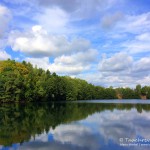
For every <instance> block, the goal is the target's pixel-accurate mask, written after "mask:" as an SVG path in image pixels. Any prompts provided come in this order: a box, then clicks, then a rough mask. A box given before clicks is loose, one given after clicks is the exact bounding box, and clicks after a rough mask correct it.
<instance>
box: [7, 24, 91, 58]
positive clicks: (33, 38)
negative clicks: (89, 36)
mask: <svg viewBox="0 0 150 150" xmlns="http://www.w3.org/2000/svg"><path fill="white" fill-rule="evenodd" d="M9 44H10V45H11V47H12V49H13V50H14V51H21V52H23V53H25V54H27V55H31V56H34V57H42V56H46V57H47V56H59V55H62V54H70V53H72V52H78V51H86V50H87V49H89V48H90V42H89V41H88V40H85V39H74V40H72V41H68V40H67V38H66V37H65V36H58V35H52V34H48V32H47V31H46V30H44V29H43V28H42V27H41V26H33V27H32V30H31V31H27V32H23V33H21V32H19V31H12V32H11V34H10V36H9Z"/></svg>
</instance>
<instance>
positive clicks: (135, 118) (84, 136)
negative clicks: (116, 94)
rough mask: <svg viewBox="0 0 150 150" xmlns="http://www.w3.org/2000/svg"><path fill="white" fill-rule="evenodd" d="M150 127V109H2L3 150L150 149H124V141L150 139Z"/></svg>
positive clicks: (86, 106) (134, 106)
mask: <svg viewBox="0 0 150 150" xmlns="http://www.w3.org/2000/svg"><path fill="white" fill-rule="evenodd" d="M149 127H150V107H149V105H142V104H96V103H92V104H89V103H57V104H52V103H49V104H47V103H42V104H34V105H33V104H26V105H10V104H9V105H2V106H1V107H0V145H1V146H0V149H2V150H9V149H10V150H18V149H19V150H49V149H52V150H70V149H75V150H76V149H79V150H84V149H87V150H99V149H102V150H103V149H106V150H107V149H115V150H117V149H123V150H124V149H149V148H150V146H143V147H139V146H120V138H123V140H125V138H131V139H136V138H146V139H150V135H149Z"/></svg>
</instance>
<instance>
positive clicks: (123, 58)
mask: <svg viewBox="0 0 150 150" xmlns="http://www.w3.org/2000/svg"><path fill="white" fill-rule="evenodd" d="M132 62H133V58H132V57H131V56H129V55H128V54H126V53H122V52H120V53H116V54H114V55H113V56H112V57H110V58H103V59H102V61H101V62H100V63H99V70H100V71H114V72H115V71H123V70H127V69H129V68H130V67H131V64H132Z"/></svg>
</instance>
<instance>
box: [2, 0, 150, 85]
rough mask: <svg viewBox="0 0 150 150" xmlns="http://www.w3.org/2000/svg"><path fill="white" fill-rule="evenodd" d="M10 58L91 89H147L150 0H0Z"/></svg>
mask: <svg viewBox="0 0 150 150" xmlns="http://www.w3.org/2000/svg"><path fill="white" fill-rule="evenodd" d="M8 58H11V59H15V60H17V61H22V60H26V61H28V62H31V63H32V64H33V65H37V66H38V67H42V68H43V69H49V70H50V71H51V72H56V73H57V74H59V75H69V76H72V77H78V78H82V79H85V80H87V81H88V82H90V83H93V84H95V85H101V86H106V87H107V86H110V85H112V86H115V87H118V86H123V87H126V86H130V87H134V86H135V85H136V84H142V85H149V84H150V1H149V0H82V1H81V0H30V1H29V0H13V1H10V0H1V1H0V59H1V60H5V59H8Z"/></svg>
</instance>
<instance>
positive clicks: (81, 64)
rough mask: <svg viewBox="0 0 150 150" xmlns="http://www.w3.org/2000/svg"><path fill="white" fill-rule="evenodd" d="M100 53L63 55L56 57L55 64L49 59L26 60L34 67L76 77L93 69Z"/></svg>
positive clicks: (90, 50) (93, 51) (92, 51)
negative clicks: (93, 64)
mask: <svg viewBox="0 0 150 150" xmlns="http://www.w3.org/2000/svg"><path fill="white" fill-rule="evenodd" d="M97 55H98V51H97V50H94V49H89V50H87V52H86V53H84V52H78V53H76V54H72V55H62V56H59V57H56V58H55V59H54V62H53V63H50V62H49V58H48V57H43V58H26V59H25V60H26V61H28V62H31V63H32V64H33V65H34V66H37V67H39V68H44V69H49V70H50V71H51V72H56V73H58V74H64V75H68V74H69V75H76V74H79V73H81V72H83V71H85V70H89V69H90V68H91V67H92V63H94V62H95V61H96V58H97Z"/></svg>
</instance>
